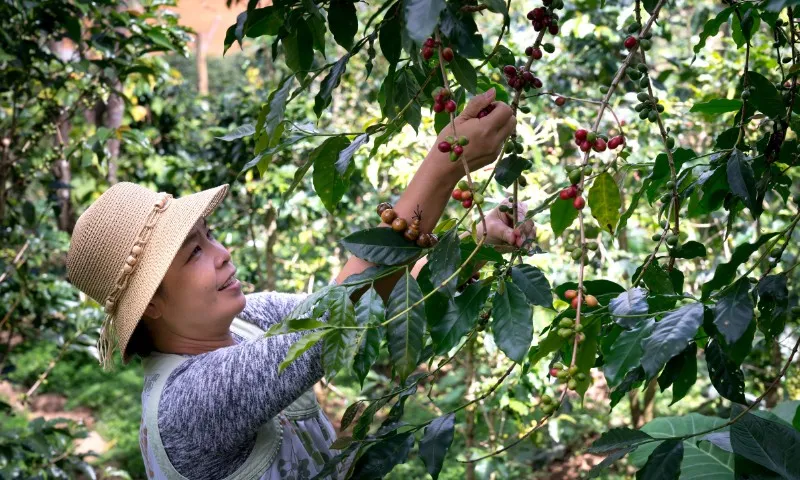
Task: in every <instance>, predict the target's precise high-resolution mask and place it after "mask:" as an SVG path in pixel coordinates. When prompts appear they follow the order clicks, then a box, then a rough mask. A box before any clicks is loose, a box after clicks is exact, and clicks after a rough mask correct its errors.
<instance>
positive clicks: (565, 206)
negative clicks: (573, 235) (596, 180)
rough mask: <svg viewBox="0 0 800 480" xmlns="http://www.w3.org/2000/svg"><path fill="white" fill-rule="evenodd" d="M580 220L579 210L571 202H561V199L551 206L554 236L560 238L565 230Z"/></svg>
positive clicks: (551, 225) (551, 223)
mask: <svg viewBox="0 0 800 480" xmlns="http://www.w3.org/2000/svg"><path fill="white" fill-rule="evenodd" d="M576 218H578V210H577V209H576V208H575V207H573V206H572V201H571V200H561V199H560V198H559V199H557V200H556V201H554V202H553V203H551V204H550V227H551V228H552V229H553V235H554V236H556V237H558V236H560V235H561V234H562V233H564V230H566V229H567V228H569V227H570V226H571V225H572V222H574V221H575V219H576Z"/></svg>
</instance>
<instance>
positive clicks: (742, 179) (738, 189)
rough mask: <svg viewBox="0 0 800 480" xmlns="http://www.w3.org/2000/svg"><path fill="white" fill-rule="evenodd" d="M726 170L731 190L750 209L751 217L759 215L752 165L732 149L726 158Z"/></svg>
mask: <svg viewBox="0 0 800 480" xmlns="http://www.w3.org/2000/svg"><path fill="white" fill-rule="evenodd" d="M727 172H728V185H730V187H731V192H732V193H733V194H734V195H736V196H737V197H739V198H740V199H741V200H742V202H743V203H744V204H745V206H747V208H748V209H750V213H752V214H753V217H757V216H758V215H760V214H761V210H762V209H761V202H760V200H759V199H758V192H757V191H756V180H755V176H754V174H753V167H752V166H751V165H750V162H749V161H748V159H747V158H746V157H745V156H744V154H743V153H742V152H741V151H739V150H736V149H734V150H733V152H731V156H730V157H729V158H728V167H727Z"/></svg>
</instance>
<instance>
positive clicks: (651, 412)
mask: <svg viewBox="0 0 800 480" xmlns="http://www.w3.org/2000/svg"><path fill="white" fill-rule="evenodd" d="M656 393H658V380H657V379H655V378H654V379H652V380H650V383H649V384H648V385H647V390H645V392H644V405H643V406H642V425H644V424H646V423H649V422H651V421H653V419H654V418H655V411H656Z"/></svg>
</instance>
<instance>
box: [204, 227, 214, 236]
mask: <svg viewBox="0 0 800 480" xmlns="http://www.w3.org/2000/svg"><path fill="white" fill-rule="evenodd" d="M206 237H208V238H214V229H213V228H209V229H208V233H206Z"/></svg>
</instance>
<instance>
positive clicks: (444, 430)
mask: <svg viewBox="0 0 800 480" xmlns="http://www.w3.org/2000/svg"><path fill="white" fill-rule="evenodd" d="M455 420H456V415H455V413H448V414H447V415H443V416H441V417H439V418H436V419H434V420H433V421H432V422H431V424H430V425H428V426H427V427H425V435H424V436H423V437H422V440H420V441H419V456H420V457H422V461H423V462H424V463H425V467H426V468H427V469H428V473H430V474H431V477H433V480H436V479H437V478H439V472H440V471H441V470H442V465H443V464H444V457H445V456H446V455H447V450H449V449H450V445H451V444H452V443H453V436H454V433H455V432H454V425H455Z"/></svg>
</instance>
